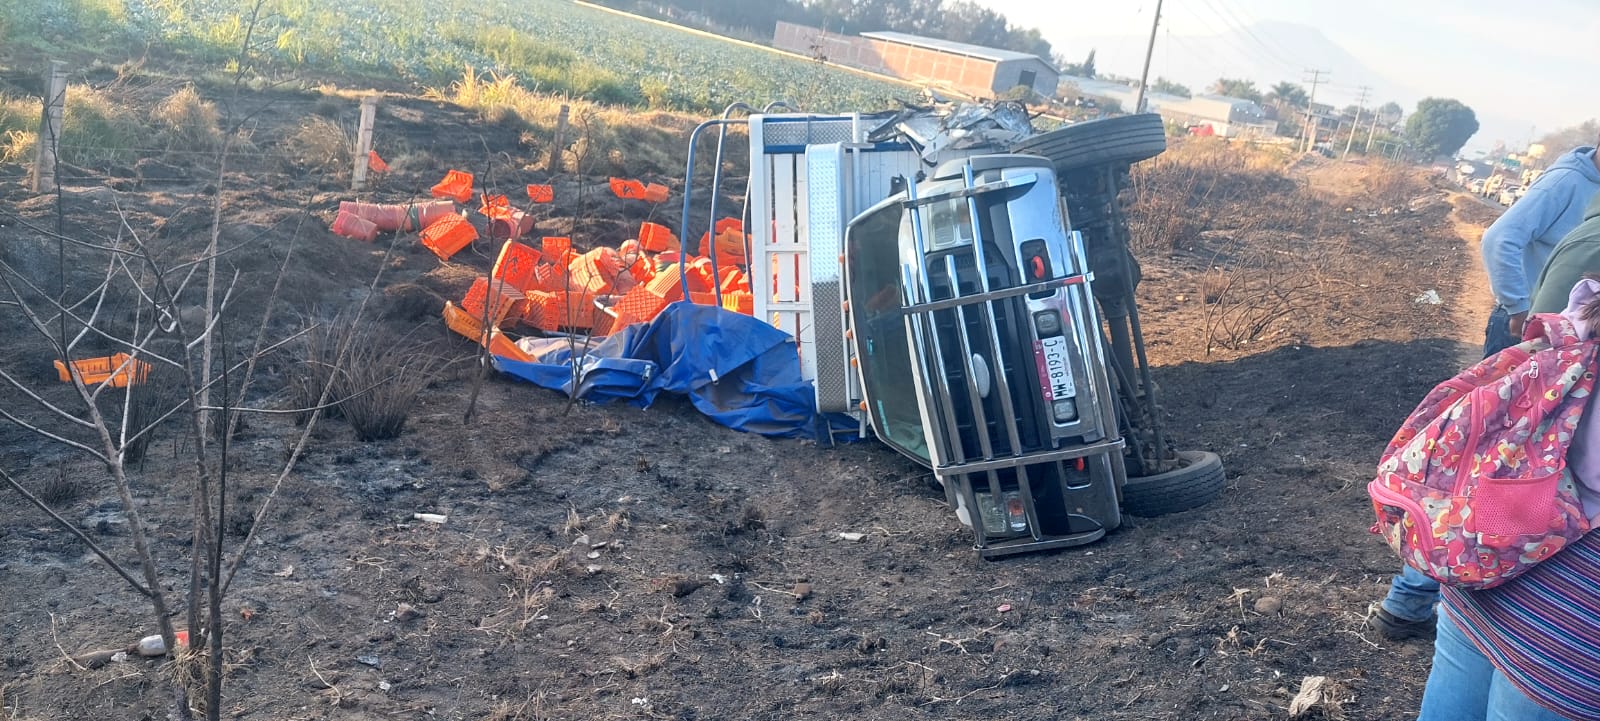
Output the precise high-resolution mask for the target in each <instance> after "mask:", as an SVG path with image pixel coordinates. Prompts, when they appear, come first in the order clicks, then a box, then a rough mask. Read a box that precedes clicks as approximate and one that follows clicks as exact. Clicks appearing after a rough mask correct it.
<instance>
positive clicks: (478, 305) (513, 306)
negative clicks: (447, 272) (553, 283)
mask: <svg viewBox="0 0 1600 721" xmlns="http://www.w3.org/2000/svg"><path fill="white" fill-rule="evenodd" d="M491 294H492V295H493V296H494V307H492V308H490V309H489V313H488V317H489V324H490V325H499V324H500V321H502V320H505V319H506V318H507V317H509V316H511V315H513V314H515V315H521V314H522V313H521V310H522V309H521V308H520V307H518V306H517V304H518V303H526V302H528V298H527V296H526V295H524V294H523V292H522V291H521V290H518V289H517V288H516V287H514V286H512V285H511V284H510V283H506V282H504V281H500V280H496V281H494V283H493V285H491V284H490V282H489V279H488V278H486V277H482V276H480V277H479V278H478V279H477V280H475V281H473V282H472V287H471V288H469V289H468V290H467V295H466V297H465V298H462V299H461V309H462V310H464V311H466V312H468V313H470V314H472V317H474V318H480V319H481V318H483V317H484V306H485V305H486V304H487V302H488V300H489V298H490V295H491Z"/></svg>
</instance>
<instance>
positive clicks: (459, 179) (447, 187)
mask: <svg viewBox="0 0 1600 721" xmlns="http://www.w3.org/2000/svg"><path fill="white" fill-rule="evenodd" d="M433 197H435V198H450V199H453V200H455V201H456V202H457V203H465V202H467V201H469V200H471V199H472V173H468V172H466V171H462V170H451V171H450V172H448V173H445V174H444V180H441V181H439V183H438V184H437V185H435V186H433Z"/></svg>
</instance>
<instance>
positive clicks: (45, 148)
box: [30, 60, 67, 193]
mask: <svg viewBox="0 0 1600 721" xmlns="http://www.w3.org/2000/svg"><path fill="white" fill-rule="evenodd" d="M44 87H45V96H44V113H43V114H42V115H41V117H40V118H39V139H38V141H37V142H36V143H34V145H35V146H37V148H38V152H37V153H36V154H35V156H34V161H33V182H32V183H31V184H30V185H31V187H32V190H33V192H35V193H48V192H51V191H53V190H55V189H56V158H57V157H58V155H57V154H58V153H59V152H60V150H61V123H62V120H63V118H64V117H65V115H66V107H67V64H66V63H64V62H62V61H60V60H52V61H50V70H49V71H47V72H46V73H45V76H44Z"/></svg>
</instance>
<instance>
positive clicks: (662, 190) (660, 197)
mask: <svg viewBox="0 0 1600 721" xmlns="http://www.w3.org/2000/svg"><path fill="white" fill-rule="evenodd" d="M669 195H670V191H668V190H667V186H665V185H658V184H656V183H651V184H649V185H646V186H644V193H643V195H642V197H643V199H644V200H647V201H649V202H652V203H665V202H667V198H668V197H669Z"/></svg>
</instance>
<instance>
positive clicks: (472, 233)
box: [422, 213, 478, 260]
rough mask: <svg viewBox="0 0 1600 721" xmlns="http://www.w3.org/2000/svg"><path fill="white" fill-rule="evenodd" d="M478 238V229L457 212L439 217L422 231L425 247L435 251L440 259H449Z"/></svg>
mask: <svg viewBox="0 0 1600 721" xmlns="http://www.w3.org/2000/svg"><path fill="white" fill-rule="evenodd" d="M477 239H478V229H477V228H474V227H472V223H469V222H467V219H466V218H463V217H461V216H460V215H458V214H456V213H450V214H449V215H445V216H443V217H441V218H439V219H438V220H436V221H434V222H433V224H432V225H430V226H428V227H427V228H425V229H423V231H422V245H423V247H425V248H427V249H428V250H431V251H433V254H434V255H437V256H439V260H449V259H450V256H452V255H455V254H456V253H458V252H460V251H461V249H462V248H465V247H467V246H469V245H472V241H474V240H477Z"/></svg>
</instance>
